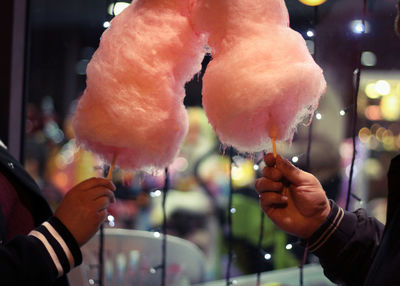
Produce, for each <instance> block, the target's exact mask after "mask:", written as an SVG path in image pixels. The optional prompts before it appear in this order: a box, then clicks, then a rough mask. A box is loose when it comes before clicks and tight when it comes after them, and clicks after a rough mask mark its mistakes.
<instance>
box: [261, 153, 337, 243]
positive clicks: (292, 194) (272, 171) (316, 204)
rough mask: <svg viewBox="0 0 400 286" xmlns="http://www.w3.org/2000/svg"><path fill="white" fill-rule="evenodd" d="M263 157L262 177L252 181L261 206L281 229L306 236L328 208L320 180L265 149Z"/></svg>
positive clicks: (319, 223) (320, 222) (322, 220)
mask: <svg viewBox="0 0 400 286" xmlns="http://www.w3.org/2000/svg"><path fill="white" fill-rule="evenodd" d="M264 160H265V163H266V165H267V166H266V167H265V168H264V169H263V170H262V175H263V177H261V178H260V179H258V180H257V181H256V184H255V187H256V191H257V193H258V194H259V196H260V202H261V207H262V209H263V210H264V212H265V213H266V214H267V215H268V216H269V218H270V219H271V220H272V221H273V222H274V223H275V224H276V225H277V227H279V228H280V229H282V230H283V231H285V232H287V233H290V234H293V235H296V236H298V237H301V238H308V237H310V236H311V234H312V233H313V232H314V231H315V230H316V229H317V228H318V227H319V226H320V225H321V224H322V223H323V222H324V220H325V219H326V217H327V216H328V214H329V212H330V205H329V201H328V199H327V197H326V194H325V191H324V190H323V188H322V186H321V184H320V182H319V181H318V179H317V178H315V177H314V176H313V175H312V174H310V173H307V172H304V171H302V170H300V169H298V168H296V167H295V166H293V165H292V164H291V163H290V162H289V161H288V160H286V159H283V158H281V157H280V156H279V155H278V156H277V157H276V158H275V157H274V156H273V154H271V153H269V154H267V155H266V156H265V158H264ZM284 188H286V190H285V191H284Z"/></svg>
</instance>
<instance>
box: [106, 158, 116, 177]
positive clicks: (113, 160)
mask: <svg viewBox="0 0 400 286" xmlns="http://www.w3.org/2000/svg"><path fill="white" fill-rule="evenodd" d="M116 160H117V153H114V155H113V158H112V162H111V165H110V169H108V174H107V180H111V179H112V173H113V171H114V165H115V161H116Z"/></svg>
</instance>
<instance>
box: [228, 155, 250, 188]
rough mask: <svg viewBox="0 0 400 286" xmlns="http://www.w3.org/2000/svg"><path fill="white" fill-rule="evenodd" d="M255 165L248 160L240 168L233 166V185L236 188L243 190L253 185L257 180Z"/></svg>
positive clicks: (240, 164) (241, 163)
mask: <svg viewBox="0 0 400 286" xmlns="http://www.w3.org/2000/svg"><path fill="white" fill-rule="evenodd" d="M253 167H254V163H253V162H252V161H250V160H246V161H243V162H240V163H239V166H232V183H233V186H234V187H235V188H241V187H244V186H247V185H249V184H252V183H253V181H254V178H255V172H254V168H253Z"/></svg>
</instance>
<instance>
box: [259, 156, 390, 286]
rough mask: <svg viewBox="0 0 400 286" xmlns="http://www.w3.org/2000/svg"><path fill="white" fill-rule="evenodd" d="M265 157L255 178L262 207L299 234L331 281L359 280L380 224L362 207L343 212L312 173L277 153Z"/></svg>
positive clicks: (280, 224)
mask: <svg viewBox="0 0 400 286" xmlns="http://www.w3.org/2000/svg"><path fill="white" fill-rule="evenodd" d="M265 161H266V165H267V166H266V167H265V168H264V169H263V177H262V178H260V179H258V180H257V182H256V190H257V192H258V193H259V195H260V202H261V207H262V208H263V210H264V212H265V213H266V214H267V215H268V216H269V217H270V218H271V220H272V221H273V222H274V223H275V224H276V225H277V226H278V227H279V228H281V229H282V230H284V231H286V232H288V233H291V234H293V235H296V236H298V237H300V238H302V239H303V241H304V243H305V245H306V246H307V247H308V248H309V250H310V251H312V252H313V253H314V254H315V255H316V256H318V257H319V259H320V262H321V265H322V266H323V268H324V272H325V275H326V276H327V277H328V278H330V279H331V280H332V281H335V282H344V283H347V284H348V285H362V282H363V281H364V279H365V277H366V273H367V272H368V269H369V267H370V265H371V261H372V259H373V257H374V256H375V253H376V250H377V247H378V245H379V242H380V240H381V236H382V232H383V225H382V224H381V223H379V222H378V221H377V220H375V219H373V218H369V217H368V216H367V214H366V212H365V211H364V210H362V209H360V210H357V211H355V212H354V213H352V212H347V211H344V210H342V209H341V208H340V207H339V206H337V205H336V204H335V203H334V202H332V201H331V202H329V201H328V199H327V198H326V195H325V192H324V190H323V188H322V186H321V184H320V183H319V182H318V180H317V179H316V178H315V177H314V176H313V175H311V174H309V173H307V172H304V171H302V170H300V169H298V168H296V167H295V166H293V165H292V164H290V162H288V161H287V160H285V159H282V158H281V157H280V156H277V158H276V159H275V158H274V156H273V155H272V154H267V155H266V157H265ZM284 185H286V186H287V187H288V190H287V191H285V192H286V194H284V193H283V186H284ZM285 197H286V198H285Z"/></svg>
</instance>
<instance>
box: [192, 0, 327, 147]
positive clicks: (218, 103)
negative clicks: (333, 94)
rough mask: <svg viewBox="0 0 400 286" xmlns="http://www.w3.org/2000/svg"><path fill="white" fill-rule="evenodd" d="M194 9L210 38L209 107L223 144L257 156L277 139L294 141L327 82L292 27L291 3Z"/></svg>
mask: <svg viewBox="0 0 400 286" xmlns="http://www.w3.org/2000/svg"><path fill="white" fill-rule="evenodd" d="M193 11H194V12H193V13H194V15H195V16H194V17H193V22H194V27H195V29H196V30H197V31H199V32H203V33H207V34H208V36H209V44H210V46H211V51H212V56H213V60H212V61H211V62H210V63H209V64H208V66H207V70H206V73H205V75H204V77H203V107H204V109H205V111H206V114H207V117H208V119H209V121H210V123H211V125H212V126H213V127H214V129H215V131H216V133H217V135H218V137H219V138H220V140H221V142H222V143H224V144H226V145H232V146H233V147H235V148H236V149H238V150H239V151H242V152H257V151H261V150H264V149H267V148H268V147H269V146H270V141H271V140H270V138H275V139H277V140H288V139H291V138H292V136H293V133H294V131H295V130H296V126H297V125H298V124H299V123H300V122H301V121H303V120H304V118H305V117H307V116H309V115H310V114H312V113H313V112H314V110H315V109H316V107H317V105H318V101H319V98H320V96H321V95H322V94H323V93H324V92H325V89H326V82H325V79H324V76H323V73H322V70H321V69H320V67H319V66H318V65H317V64H316V63H315V62H314V60H313V58H312V57H311V55H310V53H309V51H308V49H307V47H306V43H305V41H304V39H303V38H302V36H301V35H300V34H299V33H297V32H295V31H294V30H292V29H290V28H289V26H288V23H289V19H288V12H287V9H286V6H285V4H284V1H283V0H253V1H248V0H230V1H226V0H205V1H202V2H198V3H197V4H195V5H194V6H193ZM207 15H208V18H207V19H208V21H207V22H204V21H202V19H204V18H205V17H207Z"/></svg>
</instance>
